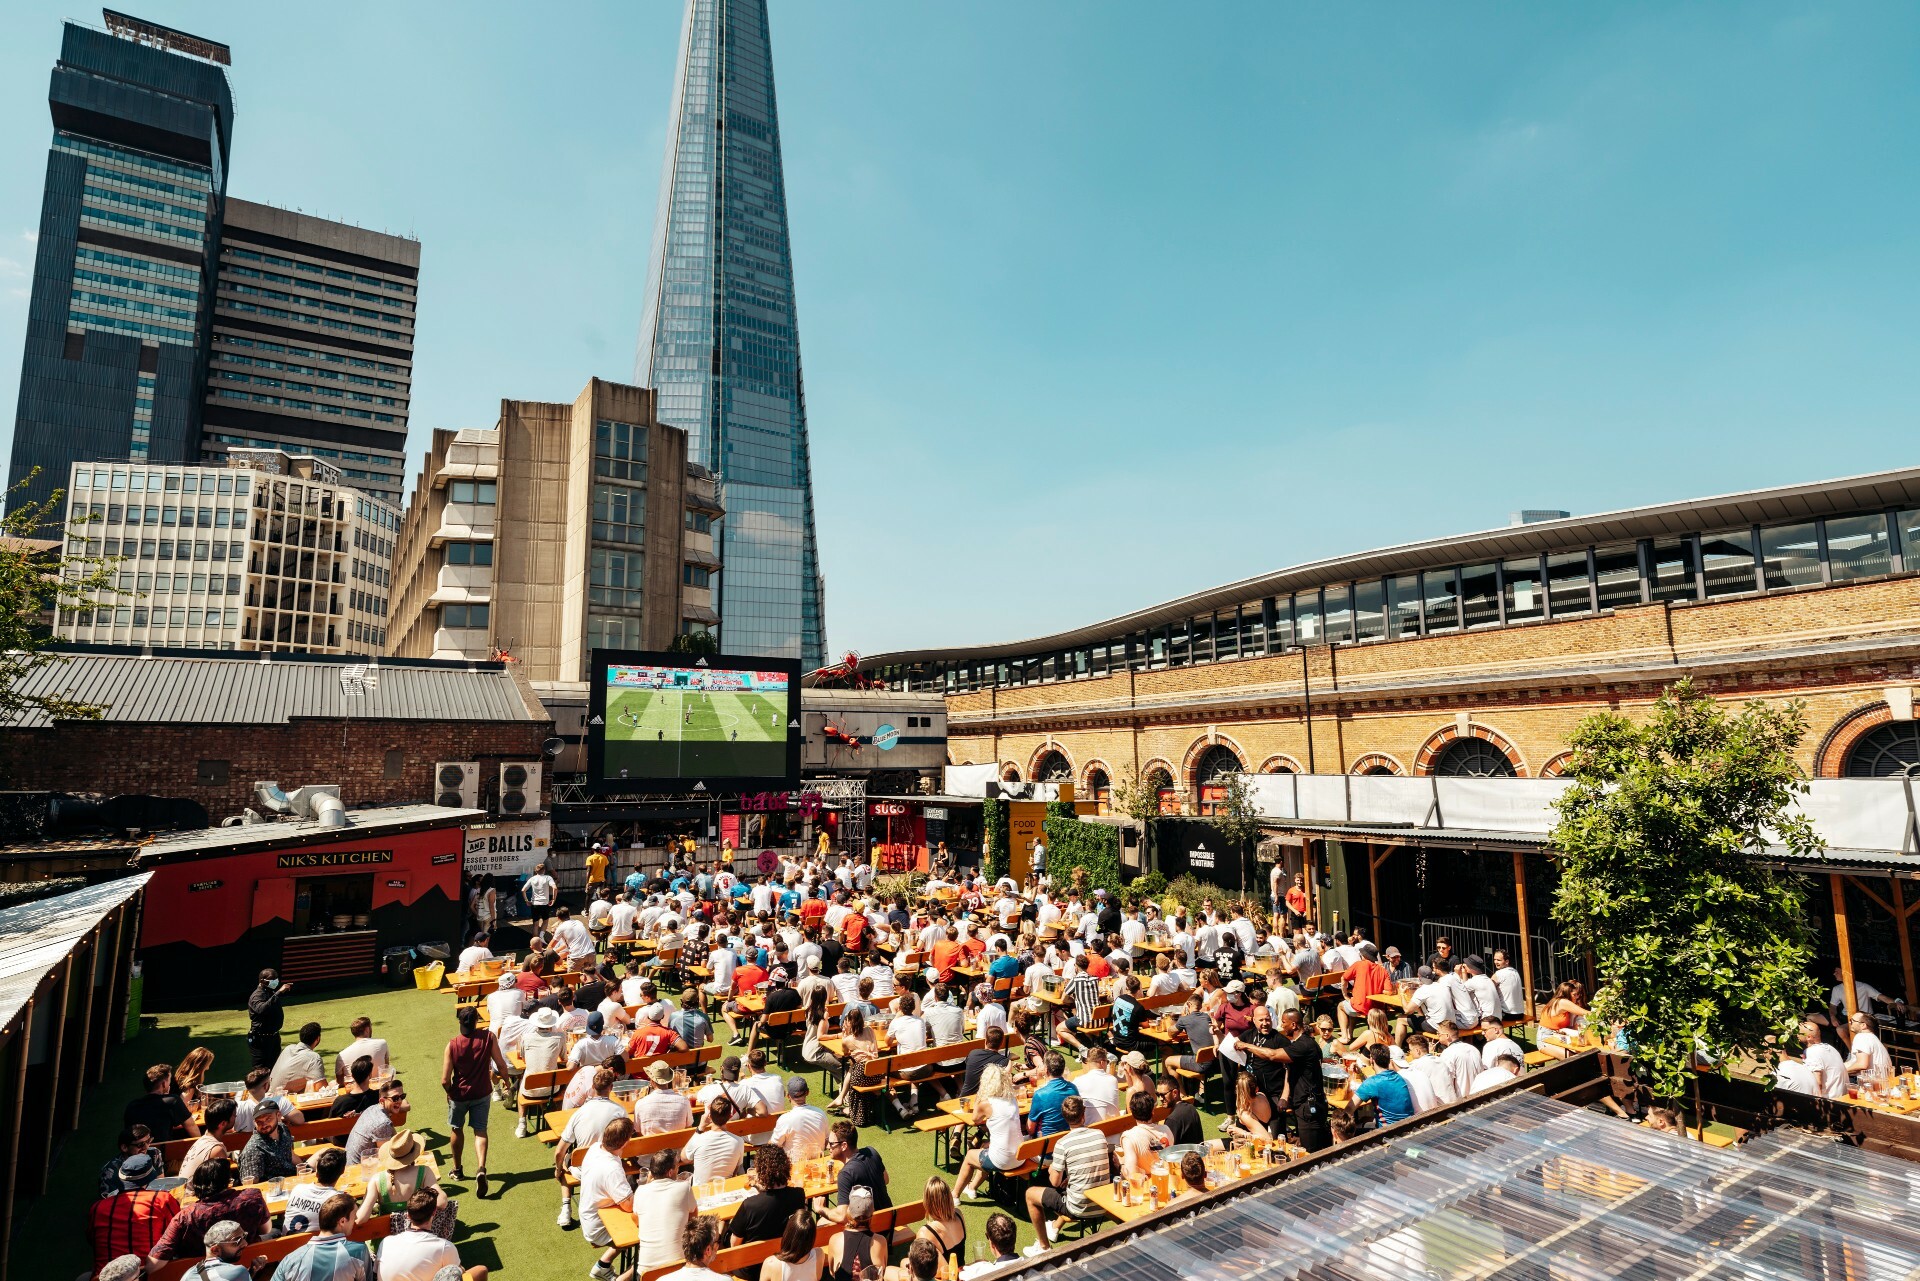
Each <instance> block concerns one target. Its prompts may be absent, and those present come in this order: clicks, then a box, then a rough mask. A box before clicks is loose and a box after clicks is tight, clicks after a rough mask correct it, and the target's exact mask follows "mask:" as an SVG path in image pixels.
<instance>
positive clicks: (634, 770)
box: [605, 689, 787, 779]
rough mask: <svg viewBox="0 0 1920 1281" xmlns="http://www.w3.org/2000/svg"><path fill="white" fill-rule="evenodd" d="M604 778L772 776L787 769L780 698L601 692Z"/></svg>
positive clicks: (679, 691)
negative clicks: (604, 708)
mask: <svg viewBox="0 0 1920 1281" xmlns="http://www.w3.org/2000/svg"><path fill="white" fill-rule="evenodd" d="M606 720H607V723H606V736H607V747H606V755H605V761H606V772H607V775H608V776H609V777H613V778H619V777H623V775H622V774H621V772H620V771H621V770H625V771H627V772H626V774H625V775H624V777H627V778H635V779H641V778H726V777H745V778H772V777H777V776H779V775H782V774H785V773H786V770H787V700H786V698H785V696H784V695H783V696H779V697H774V696H770V695H767V694H756V693H750V692H747V691H743V690H706V691H703V690H694V689H660V690H652V689H623V690H610V691H608V694H607V715H606Z"/></svg>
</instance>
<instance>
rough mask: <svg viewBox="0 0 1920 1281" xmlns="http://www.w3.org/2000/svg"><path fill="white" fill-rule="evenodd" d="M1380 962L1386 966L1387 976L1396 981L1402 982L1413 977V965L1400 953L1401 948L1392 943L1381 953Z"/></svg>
mask: <svg viewBox="0 0 1920 1281" xmlns="http://www.w3.org/2000/svg"><path fill="white" fill-rule="evenodd" d="M1380 964H1382V965H1384V966H1386V968H1387V977H1388V978H1391V979H1392V980H1393V981H1394V982H1395V983H1401V982H1403V981H1405V980H1407V979H1410V978H1412V977H1413V966H1412V965H1410V964H1408V962H1407V960H1406V959H1405V958H1404V957H1402V956H1401V955H1400V949H1399V948H1397V947H1394V946H1393V945H1391V944H1389V945H1388V946H1387V947H1386V948H1385V950H1383V951H1382V952H1381V953H1380Z"/></svg>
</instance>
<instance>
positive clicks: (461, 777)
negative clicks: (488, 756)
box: [433, 761, 480, 810]
mask: <svg viewBox="0 0 1920 1281" xmlns="http://www.w3.org/2000/svg"><path fill="white" fill-rule="evenodd" d="M433 803H434V804H435V805H446V806H450V807H452V808H455V809H466V810H477V809H479V808H480V762H478V761H441V762H440V763H439V764H438V765H435V766H434V767H433Z"/></svg>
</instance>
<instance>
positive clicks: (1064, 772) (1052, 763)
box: [1033, 752, 1073, 783]
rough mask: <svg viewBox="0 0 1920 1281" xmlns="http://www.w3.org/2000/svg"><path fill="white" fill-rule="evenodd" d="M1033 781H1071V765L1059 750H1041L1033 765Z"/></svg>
mask: <svg viewBox="0 0 1920 1281" xmlns="http://www.w3.org/2000/svg"><path fill="white" fill-rule="evenodd" d="M1033 781H1034V782H1036V783H1071V782H1072V781H1073V766H1071V765H1069V764H1067V758H1066V757H1064V756H1062V755H1061V754H1060V753H1059V752H1043V753H1041V756H1040V759H1039V760H1037V761H1035V762H1034V765H1033Z"/></svg>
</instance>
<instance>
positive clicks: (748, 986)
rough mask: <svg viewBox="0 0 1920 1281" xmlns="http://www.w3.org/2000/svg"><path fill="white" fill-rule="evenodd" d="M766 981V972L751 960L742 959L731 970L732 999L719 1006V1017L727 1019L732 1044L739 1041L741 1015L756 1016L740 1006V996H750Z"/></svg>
mask: <svg viewBox="0 0 1920 1281" xmlns="http://www.w3.org/2000/svg"><path fill="white" fill-rule="evenodd" d="M766 981H767V972H766V971H765V970H763V969H761V968H760V967H759V966H758V965H755V964H754V963H753V962H752V961H742V962H741V963H740V964H739V966H738V967H737V968H735V970H734V971H733V995H734V999H733V1000H731V1001H728V1002H727V1003H726V1004H725V1005H723V1006H721V1007H720V1017H721V1018H723V1019H725V1020H726V1021H727V1040H728V1041H729V1042H731V1043H733V1044H736V1045H737V1044H739V1042H740V1024H739V1022H738V1020H739V1019H740V1017H741V1016H742V1015H744V1016H746V1017H747V1018H749V1019H752V1018H755V1017H756V1016H755V1015H753V1014H751V1013H749V1012H748V1011H747V1010H744V1009H742V1008H741V1007H740V1000H739V998H740V997H743V996H750V995H752V994H753V993H754V992H756V991H758V990H759V989H760V987H761V986H762V985H763V984H765V983H766Z"/></svg>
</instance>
